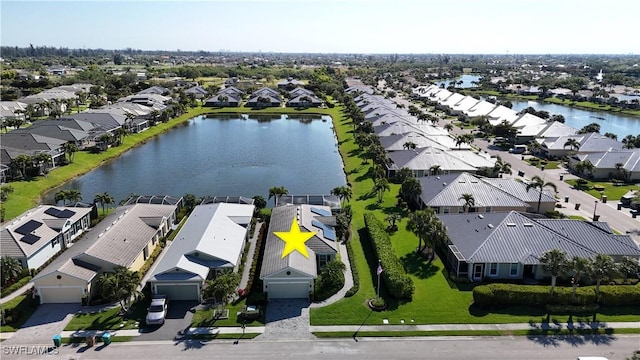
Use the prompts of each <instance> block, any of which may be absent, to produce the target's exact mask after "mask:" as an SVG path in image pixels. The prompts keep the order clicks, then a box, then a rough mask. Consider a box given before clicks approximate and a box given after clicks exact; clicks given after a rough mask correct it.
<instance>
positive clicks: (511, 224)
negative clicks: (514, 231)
mask: <svg viewBox="0 0 640 360" xmlns="http://www.w3.org/2000/svg"><path fill="white" fill-rule="evenodd" d="M507 226H508V227H515V226H516V223H507Z"/></svg>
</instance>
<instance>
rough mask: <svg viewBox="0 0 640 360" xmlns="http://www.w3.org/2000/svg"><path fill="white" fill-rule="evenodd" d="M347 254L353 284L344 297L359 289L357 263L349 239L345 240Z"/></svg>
mask: <svg viewBox="0 0 640 360" xmlns="http://www.w3.org/2000/svg"><path fill="white" fill-rule="evenodd" d="M347 256H349V260H350V261H349V264H350V265H351V275H352V276H353V286H352V287H351V289H349V290H347V292H346V293H345V294H344V297H351V296H353V295H355V294H356V293H357V292H358V290H360V275H359V274H358V265H357V264H356V261H355V255H354V254H353V245H352V244H351V240H347Z"/></svg>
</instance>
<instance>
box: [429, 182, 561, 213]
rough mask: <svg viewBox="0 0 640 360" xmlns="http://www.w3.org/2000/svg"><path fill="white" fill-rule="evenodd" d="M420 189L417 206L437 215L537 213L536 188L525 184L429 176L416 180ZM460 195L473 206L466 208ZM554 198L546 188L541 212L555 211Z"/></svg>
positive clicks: (537, 192) (538, 193)
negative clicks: (471, 200) (467, 198)
mask: <svg viewBox="0 0 640 360" xmlns="http://www.w3.org/2000/svg"><path fill="white" fill-rule="evenodd" d="M418 180H419V181H420V185H421V186H422V194H421V195H420V206H421V207H422V208H425V207H430V208H432V209H433V210H434V211H435V212H436V213H437V214H449V213H463V212H469V213H472V212H477V213H490V212H501V211H510V210H515V211H522V212H537V207H538V199H539V198H540V197H539V195H540V190H539V189H530V190H529V191H527V190H526V187H527V184H525V183H523V182H520V181H517V180H515V179H502V178H485V177H481V176H477V175H472V174H469V173H466V172H464V173H455V174H449V175H431V176H427V177H421V178H418ZM463 194H471V195H472V196H473V199H474V205H473V206H471V207H469V208H465V201H464V200H463V199H462V196H463ZM555 204H556V198H555V196H554V193H553V192H551V191H550V190H549V189H546V188H545V189H543V190H542V197H541V198H540V213H543V214H544V213H545V212H547V211H549V210H553V209H554V208H555Z"/></svg>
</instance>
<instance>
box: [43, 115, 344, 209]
mask: <svg viewBox="0 0 640 360" xmlns="http://www.w3.org/2000/svg"><path fill="white" fill-rule="evenodd" d="M332 126H333V124H332V122H331V118H330V117H329V116H319V115H316V116H307V115H304V116H299V115H289V116H287V115H276V116H270V117H269V116H262V115H261V116H253V115H251V116H247V115H229V116H227V115H216V116H212V117H207V116H199V117H196V118H194V119H191V120H189V121H188V122H186V123H185V124H184V125H183V126H180V127H177V128H176V129H173V130H171V131H170V132H168V133H166V134H163V135H161V136H158V137H156V138H154V139H151V140H150V141H148V142H147V143H145V144H143V145H141V146H139V147H136V148H134V149H132V150H130V151H128V152H126V153H124V154H123V155H122V156H120V157H118V158H117V159H114V160H113V161H110V162H108V163H106V164H104V165H102V166H100V167H99V168H97V169H95V170H93V171H91V172H89V173H87V174H85V175H83V176H81V177H79V178H77V179H74V180H72V181H70V182H68V183H66V184H64V185H63V186H61V187H59V188H57V189H55V190H53V191H51V192H49V193H48V194H46V195H45V196H44V198H43V202H45V203H51V204H52V203H54V201H53V197H54V194H55V193H56V192H57V191H59V190H60V189H77V190H79V191H80V192H81V193H82V201H84V202H91V201H92V200H93V199H94V197H95V195H96V194H98V193H103V192H108V193H109V194H110V195H111V196H113V197H114V198H115V200H116V202H119V201H121V200H122V199H126V198H127V197H128V195H129V194H131V193H133V194H140V195H161V194H162V195H173V196H182V195H184V194H186V193H192V194H195V195H196V196H246V197H252V196H254V195H261V196H263V197H264V198H265V199H267V197H268V192H269V188H271V187H274V186H284V187H285V188H287V189H288V191H289V193H290V194H328V193H329V192H330V190H331V189H333V188H334V187H336V186H341V185H345V183H346V179H345V174H344V171H343V165H342V158H341V157H340V154H339V153H338V148H337V140H336V137H335V134H334V132H333V129H332ZM270 203H271V202H270Z"/></svg>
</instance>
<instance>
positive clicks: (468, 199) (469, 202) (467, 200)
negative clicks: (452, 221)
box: [458, 193, 476, 212]
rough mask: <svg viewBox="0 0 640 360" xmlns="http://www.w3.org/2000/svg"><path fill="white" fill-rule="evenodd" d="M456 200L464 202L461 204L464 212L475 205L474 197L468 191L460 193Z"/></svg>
mask: <svg viewBox="0 0 640 360" xmlns="http://www.w3.org/2000/svg"><path fill="white" fill-rule="evenodd" d="M458 200H463V201H464V204H463V205H462V207H463V208H464V212H469V209H470V208H472V207H474V206H475V205H476V199H475V198H474V197H473V195H471V194H469V193H465V194H462V195H461V196H460V197H459V198H458Z"/></svg>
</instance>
